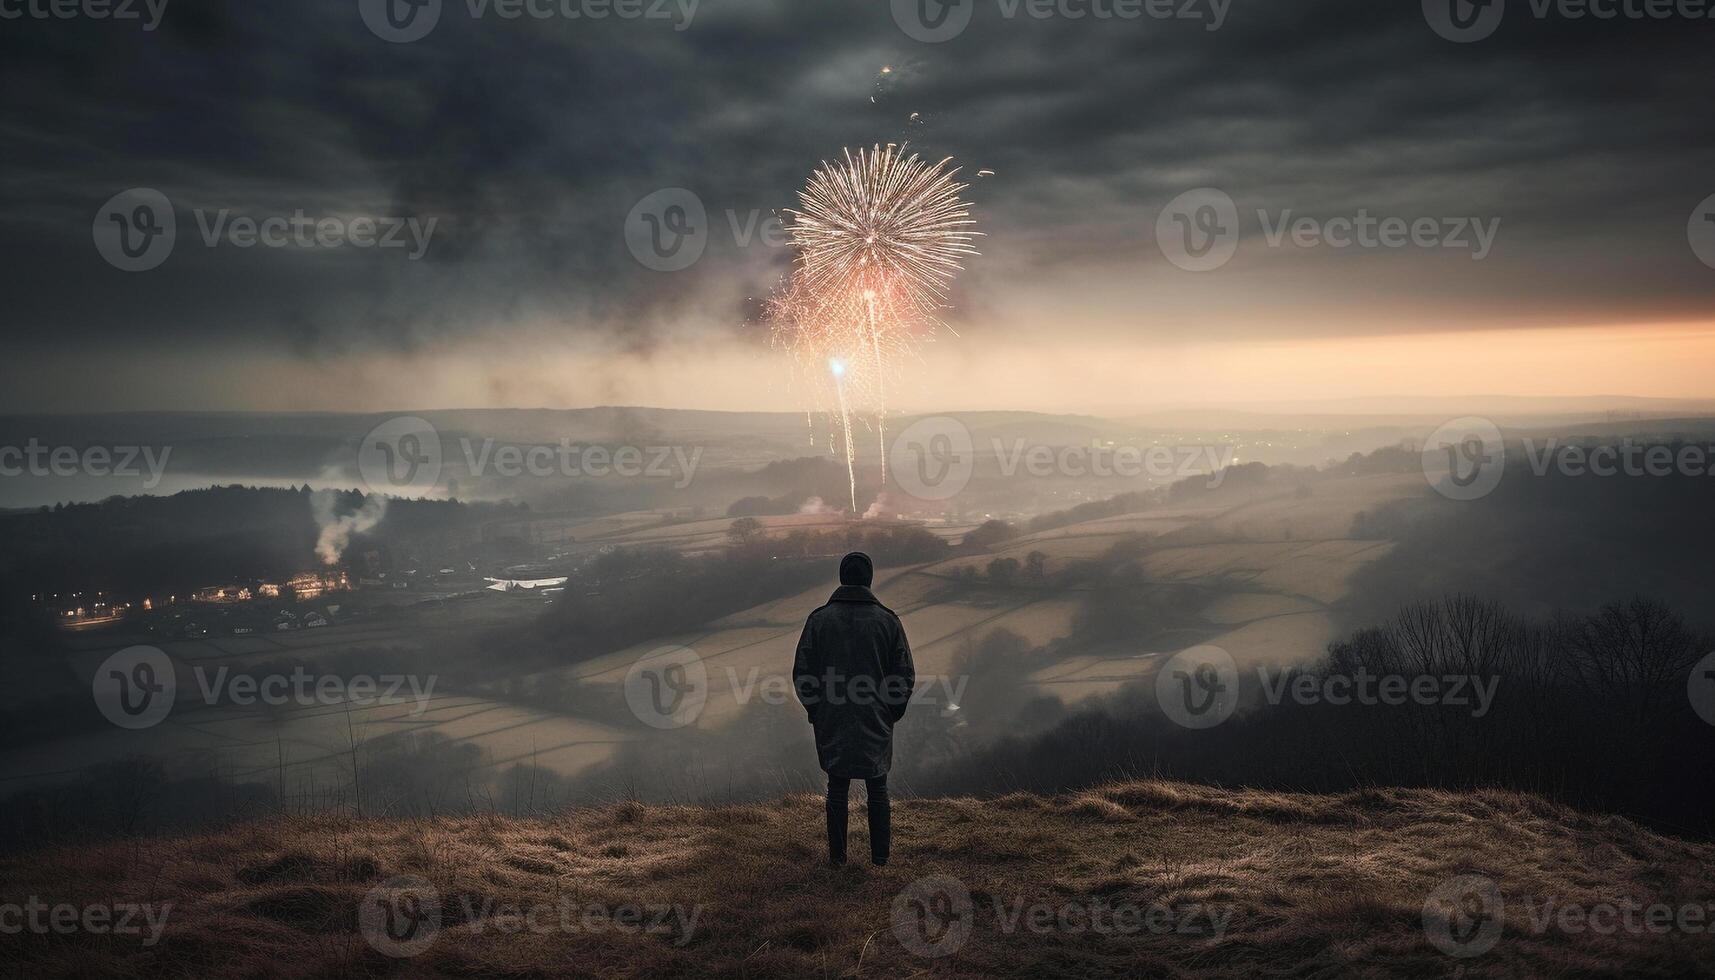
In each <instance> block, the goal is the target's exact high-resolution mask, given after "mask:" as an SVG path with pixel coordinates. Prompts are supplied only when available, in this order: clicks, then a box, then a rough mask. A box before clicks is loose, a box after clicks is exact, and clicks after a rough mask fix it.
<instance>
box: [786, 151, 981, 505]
mask: <svg viewBox="0 0 1715 980" xmlns="http://www.w3.org/2000/svg"><path fill="white" fill-rule="evenodd" d="M951 162H952V159H951V158H950V157H949V158H947V159H943V160H941V161H940V162H939V163H934V164H931V163H929V162H927V161H925V160H923V159H922V158H920V157H919V156H918V155H917V154H915V153H912V154H910V155H906V151H905V150H904V148H902V147H899V146H896V145H894V144H892V143H889V144H887V145H886V146H885V147H884V146H880V145H877V146H874V147H872V148H871V149H869V150H862V149H860V150H858V151H857V152H856V153H853V152H852V151H851V150H849V149H848V150H846V151H845V152H844V159H843V161H842V162H840V163H835V164H830V163H828V162H827V161H823V162H822V166H821V168H820V169H818V170H816V171H815V172H814V173H812V174H811V175H810V180H809V183H808V184H806V185H805V188H804V190H803V192H802V193H800V194H799V196H798V199H799V207H798V209H796V210H790V211H788V212H787V213H788V214H790V215H791V216H792V224H791V228H790V234H791V239H792V243H793V245H794V246H795V247H796V248H797V249H798V257H797V263H796V265H795V266H794V268H793V271H792V275H791V277H790V279H789V280H788V281H787V283H786V284H785V285H784V286H783V287H782V288H781V289H780V290H779V291H777V292H776V294H775V296H774V297H773V299H772V300H771V304H770V305H771V310H770V313H771V319H772V320H773V323H774V339H775V343H776V345H777V346H779V347H781V348H783V349H784V350H786V351H787V353H788V354H789V355H791V357H792V359H793V363H794V365H795V368H796V374H797V375H798V379H799V380H800V381H802V382H807V383H808V384H807V387H808V388H809V390H810V391H811V392H813V393H814V394H813V398H814V403H813V406H812V409H811V411H812V412H815V411H821V410H824V409H825V408H826V407H827V406H828V405H829V404H830V401H831V403H832V405H833V407H835V408H836V410H837V411H838V413H839V421H838V424H837V426H834V427H831V430H832V431H831V432H830V436H829V441H830V448H831V446H832V440H833V432H834V431H837V432H838V433H840V434H841V436H842V437H843V446H842V452H843V455H844V456H845V459H846V469H847V475H848V477H850V483H851V491H852V492H851V498H852V499H851V504H852V509H853V510H854V511H855V510H856V509H857V477H856V470H855V467H856V450H855V448H854V447H853V444H852V421H853V418H852V417H853V413H854V412H856V413H865V414H871V415H873V416H874V419H875V428H876V434H877V438H878V440H879V442H880V445H881V460H882V462H881V467H882V481H883V482H884V483H885V482H886V479H887V431H886V417H887V391H888V381H889V378H890V376H892V375H894V374H895V373H896V372H897V370H898V365H899V362H900V360H901V359H903V358H904V357H906V356H911V355H915V354H916V353H917V352H918V350H919V349H920V346H921V344H922V343H923V342H924V341H925V340H927V339H928V338H930V337H932V336H933V335H934V333H935V330H936V329H937V328H938V327H941V326H945V324H944V323H943V322H942V320H941V311H942V310H944V309H945V308H946V303H947V294H948V290H949V289H950V287H951V286H952V283H953V277H954V276H955V275H957V274H958V273H959V271H961V270H962V269H963V265H962V264H961V263H962V260H963V259H964V257H965V256H969V255H976V254H977V251H976V249H975V248H974V247H973V246H972V239H973V238H974V237H975V236H977V235H978V234H980V232H977V231H975V230H973V226H974V225H975V223H976V222H975V220H974V219H972V218H971V212H970V207H969V205H968V204H966V203H965V202H964V201H963V200H962V199H961V198H960V197H959V195H960V194H961V193H963V192H964V190H965V189H966V187H967V186H968V185H966V184H961V183H959V182H958V180H957V177H958V173H959V171H958V168H956V167H952V168H949V164H951ZM830 388H831V389H832V390H831V391H830V390H829V389H830ZM830 394H831V395H832V396H833V397H832V399H829V398H827V396H828V395H830ZM813 425H814V423H813V422H812V439H811V441H812V442H814V429H813Z"/></svg>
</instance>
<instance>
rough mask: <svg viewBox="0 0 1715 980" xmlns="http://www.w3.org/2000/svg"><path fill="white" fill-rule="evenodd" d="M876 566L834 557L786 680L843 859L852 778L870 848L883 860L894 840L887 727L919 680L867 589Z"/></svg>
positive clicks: (901, 639) (854, 556)
mask: <svg viewBox="0 0 1715 980" xmlns="http://www.w3.org/2000/svg"><path fill="white" fill-rule="evenodd" d="M874 578H875V566H874V564H873V563H872V562H871V561H870V560H869V556H868V555H866V554H864V553H863V552H861V551H854V552H852V553H851V554H849V555H847V556H845V557H844V558H842V559H840V587H839V588H837V589H835V590H834V594H833V596H831V597H830V598H829V599H828V602H827V604H826V605H823V606H822V607H821V608H819V609H817V610H816V611H815V612H813V613H811V614H810V618H809V619H808V620H806V621H805V623H804V633H803V635H802V636H801V637H799V639H798V654H797V656H796V657H795V658H794V659H793V664H792V679H793V684H794V686H795V687H796V688H797V691H798V700H799V701H800V702H802V703H803V705H804V710H805V711H806V712H808V713H809V715H810V725H811V726H812V727H813V728H814V729H815V733H816V760H817V762H819V763H820V764H821V766H822V771H823V772H826V773H827V774H828V859H829V860H830V861H832V862H833V863H834V864H844V863H845V860H846V805H847V800H848V795H847V794H848V793H849V792H850V790H851V781H852V780H853V779H862V780H863V781H864V789H865V790H866V792H867V793H868V796H869V854H870V859H871V860H872V861H874V862H875V863H876V864H878V865H881V864H886V863H887V856H888V852H889V850H890V847H891V844H892V828H891V822H892V810H891V807H890V806H889V803H888V798H887V772H888V770H889V769H890V768H891V767H892V765H893V726H894V725H896V724H898V722H899V719H901V718H903V717H905V709H906V707H907V705H909V704H910V702H911V692H912V689H913V688H914V687H915V686H916V684H917V671H916V669H915V668H914V667H913V666H912V664H911V646H910V644H908V643H907V642H906V641H905V627H904V626H902V625H900V622H899V617H898V616H897V615H895V614H894V612H893V610H891V609H889V608H887V607H886V606H884V605H882V604H881V602H880V600H878V599H876V597H875V593H873V592H871V591H870V590H869V587H870V583H871V582H872V581H874Z"/></svg>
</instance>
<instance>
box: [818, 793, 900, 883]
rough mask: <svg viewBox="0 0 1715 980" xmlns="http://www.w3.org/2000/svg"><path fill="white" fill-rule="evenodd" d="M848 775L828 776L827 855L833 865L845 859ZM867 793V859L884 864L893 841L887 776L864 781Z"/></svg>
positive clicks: (848, 799) (841, 862) (848, 798)
mask: <svg viewBox="0 0 1715 980" xmlns="http://www.w3.org/2000/svg"><path fill="white" fill-rule="evenodd" d="M851 785H852V781H851V778H850V777H848V776H835V775H833V774H832V773H830V774H829V775H828V858H829V859H830V860H832V861H833V862H834V863H835V864H844V863H845V861H846V805H847V803H849V802H850V794H851ZM863 787H864V792H865V793H866V794H867V795H868V796H869V859H870V860H871V861H873V862H875V863H876V864H886V863H887V854H888V849H889V847H890V846H891V845H892V843H893V807H892V806H891V804H889V803H888V800H887V777H886V776H876V777H875V778H874V779H865V780H864V781H863Z"/></svg>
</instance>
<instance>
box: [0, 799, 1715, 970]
mask: <svg viewBox="0 0 1715 980" xmlns="http://www.w3.org/2000/svg"><path fill="white" fill-rule="evenodd" d="M858 795H859V796H861V793H859V794H858ZM852 816H853V828H854V835H855V836H856V838H857V839H856V840H854V841H853V857H854V863H853V865H852V866H850V867H847V868H844V869H838V870H836V869H832V868H829V867H826V866H825V865H824V864H823V863H822V841H821V803H820V800H819V799H817V798H814V797H810V796H793V797H787V798H784V799H781V800H778V801H775V802H772V803H765V804H756V805H748V806H726V807H673V806H653V807H651V806H643V805H641V804H637V803H619V804H614V805H608V806H600V807H592V808H583V809H576V810H571V811H567V812H565V813H563V814H559V815H555V816H552V817H544V818H539V819H514V818H498V817H495V818H459V819H435V820H425V821H390V820H385V819H368V820H342V819H336V818H318V819H282V820H278V821H264V822H259V823H251V824H245V825H240V826H238V827H236V828H234V829H231V830H227V831H224V832H219V833H214V834H208V835H201V836H188V837H182V838H168V839H160V840H144V841H139V842H114V843H108V844H102V845H96V846H84V847H78V848H69V849H64V850H59V851H49V852H37V853H31V854H24V855H19V856H14V857H11V858H8V859H5V860H4V861H3V862H0V893H3V894H0V898H3V900H4V901H5V902H7V903H22V902H23V901H24V900H25V899H26V898H27V897H29V896H38V897H39V898H40V900H41V901H42V902H45V903H48V904H54V903H72V904H74V905H82V904H86V903H95V902H136V903H154V904H155V905H156V906H160V905H163V904H164V903H168V902H170V903H172V905H171V907H170V909H169V910H167V913H166V918H165V926H164V928H163V929H162V930H161V931H160V933H159V940H158V941H157V942H155V943H154V944H153V945H145V943H144V939H145V938H146V936H147V932H145V933H144V934H143V936H141V937H140V936H137V935H132V936H110V935H89V934H86V933H82V932H78V933H72V934H65V935H58V934H54V935H35V934H31V933H30V932H28V931H25V932H24V933H23V934H13V935H5V936H0V948H3V949H5V950H6V955H5V957H4V958H5V959H6V960H8V961H10V963H12V964H13V965H14V966H15V967H16V968H17V969H19V970H21V971H22V974H21V975H26V976H80V977H96V976H139V977H141V976H151V977H160V976H199V975H208V974H209V972H210V971H214V970H218V971H219V972H221V973H223V974H228V975H252V976H271V975H282V976H401V977H403V976H550V975H594V976H615V977H630V976H680V975H684V976H689V975H698V976H706V975H713V976H735V977H737V976H745V977H754V976H794V977H798V976H874V977H897V976H925V975H926V976H971V977H977V976H987V975H1025V974H1030V975H1047V976H1068V977H1070V976H1078V977H1086V976H1113V977H1121V976H1125V977H1132V976H1174V977H1218V976H1265V975H1266V976H1289V977H1321V976H1328V977H1333V976H1350V975H1366V976H1413V977H1418V976H1594V975H1619V974H1627V975H1631V976H1661V977H1670V976H1687V975H1697V974H1702V975H1710V974H1711V972H1712V971H1715V938H1711V934H1710V933H1709V932H1708V931H1707V929H1708V922H1707V919H1705V920H1704V925H1703V928H1702V929H1697V930H1692V929H1683V928H1681V929H1672V928H1670V929H1668V930H1667V931H1665V932H1662V933H1657V932H1653V931H1650V930H1648V929H1646V928H1641V927H1640V928H1638V929H1636V930H1630V931H1629V930H1628V929H1627V928H1625V927H1624V926H1623V925H1622V926H1621V927H1620V928H1616V929H1611V930H1608V931H1607V932H1604V931H1603V930H1601V929H1600V928H1598V926H1599V925H1600V924H1602V923H1604V922H1605V921H1606V920H1602V919H1600V918H1598V917H1592V918H1589V919H1587V920H1586V919H1582V918H1579V917H1578V916H1577V915H1575V914H1573V913H1574V912H1582V911H1586V910H1591V909H1597V908H1601V907H1604V906H1605V905H1606V906H1616V907H1618V908H1621V909H1624V908H1626V907H1627V906H1628V904H1635V905H1637V906H1639V907H1640V908H1647V907H1648V906H1650V905H1652V904H1660V905H1663V906H1667V907H1671V908H1673V909H1678V910H1682V912H1683V910H1686V909H1691V908H1701V909H1703V910H1704V911H1705V912H1707V911H1708V910H1709V909H1710V907H1711V905H1712V904H1715V879H1712V877H1711V875H1710V870H1709V869H1710V868H1711V867H1712V866H1715V847H1711V846H1710V845H1707V844H1694V843H1688V842H1684V841H1679V840H1675V839H1672V838H1668V837H1663V836H1660V835H1657V834H1655V833H1652V832H1649V831H1646V830H1644V829H1642V828H1640V827H1638V826H1636V825H1634V824H1632V823H1631V822H1629V821H1626V820H1624V819H1621V818H1617V817H1605V816H1594V815H1587V814H1583V813H1579V812H1576V811H1572V810H1568V809H1564V808H1561V807H1558V806H1555V805H1552V804H1550V803H1547V802H1545V801H1543V800H1541V799H1539V798H1536V797H1532V796H1526V795H1520V794H1511V793H1499V792H1476V793H1470V794H1457V793H1450V792H1442V791H1429V790H1399V789H1388V790H1370V791H1363V792H1356V793H1348V794H1343V795H1335V796H1310V795H1291V794H1277V793H1260V792H1254V791H1226V790H1218V789H1212V788H1207V787H1198V786H1190V785H1185V784H1177V783H1164V782H1153V781H1145V782H1128V783H1120V784H1114V785H1110V786H1107V787H1104V788H1102V789H1099V790H1096V791H1092V792H1088V793H1084V794H1081V795H1076V796H1067V797H1056V798H1047V797H1037V796H1031V795H1025V794H1016V795H1013V796H1008V797H1003V798H1001V799H998V800H992V801H978V800H973V799H913V800H904V801H899V802H896V809H895V818H894V819H895V826H896V837H897V840H896V846H895V853H894V860H893V861H892V863H891V864H890V865H889V866H888V867H886V868H884V869H875V868H872V867H870V866H869V865H868V864H867V862H866V861H865V860H863V859H862V855H865V854H866V845H865V843H864V839H863V831H862V825H863V819H862V814H861V801H854V812H853V815H852ZM1461 875H1481V876H1484V877H1485V878H1487V879H1489V880H1491V881H1492V882H1493V889H1494V892H1495V894H1497V895H1498V896H1499V897H1500V905H1499V906H1498V908H1500V909H1503V910H1504V911H1502V912H1501V913H1500V916H1499V919H1498V920H1497V919H1496V917H1495V916H1493V915H1489V916H1488V917H1487V918H1486V919H1485V918H1484V917H1482V916H1479V917H1478V918H1476V919H1472V920H1457V921H1454V922H1453V923H1451V924H1450V926H1449V930H1448V934H1449V935H1452V936H1454V937H1455V938H1456V939H1460V940H1464V941H1468V942H1471V943H1474V944H1478V945H1480V944H1482V942H1483V937H1484V935H1485V933H1484V931H1483V930H1484V929H1485V928H1489V929H1493V928H1494V927H1495V925H1494V922H1495V921H1504V927H1502V928H1501V929H1500V932H1499V933H1498V935H1496V936H1494V937H1493V938H1492V947H1491V948H1488V949H1487V950H1486V951H1485V952H1482V953H1481V955H1476V956H1471V957H1455V956H1452V955H1449V954H1448V953H1446V952H1444V951H1443V950H1442V949H1441V948H1438V947H1437V945H1436V944H1435V943H1434V942H1432V940H1431V933H1432V932H1433V931H1434V930H1433V929H1426V926H1425V906H1426V903H1431V898H1432V896H1433V895H1435V894H1437V891H1436V890H1437V889H1438V888H1441V889H1442V893H1446V892H1447V887H1446V886H1447V884H1448V883H1449V882H1457V881H1460V880H1464V881H1469V880H1471V879H1461V878H1460V877H1459V876H1461ZM396 876H410V878H408V879H400V878H398V877H396ZM402 882H403V884H402ZM384 883H391V887H396V888H403V889H404V890H403V891H394V892H382V891H377V889H378V888H381V887H388V886H384ZM967 895H968V899H967V898H966V896H967ZM377 896H381V897H382V898H385V899H386V901H388V902H389V903H392V908H394V909H395V910H404V911H406V912H409V911H411V909H412V907H411V906H409V905H407V904H402V903H403V902H405V901H417V902H419V903H420V904H419V905H418V906H416V907H415V909H416V911H417V914H418V915H422V914H425V913H426V912H430V911H432V912H434V913H436V914H437V915H438V918H439V920H440V921H439V928H438V930H435V929H432V928H426V927H420V928H419V929H418V931H417V932H416V933H414V934H413V933H411V932H410V931H409V930H408V929H400V930H398V932H396V933H395V935H396V936H397V935H399V934H403V935H404V936H405V937H406V938H405V940H403V942H404V943H405V945H391V946H390V945H389V944H390V942H392V941H391V940H388V939H387V934H386V933H385V932H383V931H380V930H381V925H380V923H381V921H382V920H381V919H380V915H381V914H382V912H383V911H384V909H383V905H382V904H381V902H380V900H379V899H378V898H377ZM401 896H404V897H403V898H402V897H401ZM1451 901H1452V902H1453V907H1455V908H1459V909H1467V910H1469V909H1471V908H1473V907H1474V906H1473V905H1472V902H1473V901H1476V900H1475V899H1472V898H1470V897H1469V896H1464V897H1455V898H1453V899H1452V900H1451ZM1431 904H1433V903H1431ZM1435 907H1436V908H1441V907H1443V906H1440V905H1435ZM532 910H533V911H532ZM1568 910H1572V911H1571V912H1569V911H1568ZM1479 911H1481V910H1479ZM526 912H530V913H531V914H530V915H525V913H526ZM1092 916H1093V917H1092ZM424 921H431V920H427V919H425V920H424ZM1635 921H1636V922H1638V923H1644V922H1645V921H1646V920H1645V917H1644V913H1643V912H1641V911H1640V912H1639V913H1637V915H1636V919H1635ZM1485 923H1487V924H1486V925H1485ZM967 927H968V932H965V931H963V930H964V929H966V928H967ZM366 929H368V930H369V931H368V933H367V934H366V932H365V930H366ZM372 940H376V941H372ZM383 947H385V949H384V948H383ZM1462 948H1464V949H1470V948H1472V947H1462ZM387 952H395V953H397V952H409V953H411V954H412V955H409V956H402V957H395V956H390V955H387ZM929 953H941V954H944V955H939V956H930V955H926V954H929Z"/></svg>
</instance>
